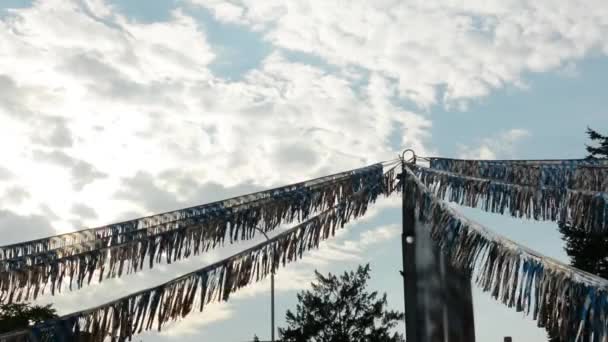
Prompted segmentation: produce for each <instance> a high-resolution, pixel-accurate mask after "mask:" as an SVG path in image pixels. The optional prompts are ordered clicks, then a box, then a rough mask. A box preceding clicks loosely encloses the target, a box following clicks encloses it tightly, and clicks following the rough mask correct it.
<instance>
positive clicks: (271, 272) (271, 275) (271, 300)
mask: <svg viewBox="0 0 608 342" xmlns="http://www.w3.org/2000/svg"><path fill="white" fill-rule="evenodd" d="M254 229H255V230H257V231H259V232H260V233H262V234H263V235H264V237H265V238H266V240H267V241H270V238H269V237H268V235H266V232H264V231H263V230H262V229H260V228H259V227H254ZM273 252H274V250H273ZM272 257H273V258H274V253H273V254H272ZM271 265H272V266H271V268H270V329H271V331H270V339H271V341H272V342H274V263H271Z"/></svg>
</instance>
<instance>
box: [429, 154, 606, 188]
mask: <svg viewBox="0 0 608 342" xmlns="http://www.w3.org/2000/svg"><path fill="white" fill-rule="evenodd" d="M429 167H430V168H431V169H435V170H440V171H446V172H451V173H456V174H460V175H463V176H468V177H477V178H486V179H491V180H495V181H501V182H506V183H512V184H518V185H524V186H536V187H541V186H551V187H560V188H569V189H574V190H587V191H607V189H608V184H607V183H606V182H602V180H601V179H598V178H599V177H601V175H604V176H605V175H606V174H608V159H561V160H560V159H556V160H464V159H448V158H435V157H434V158H430V160H429ZM604 180H605V178H604Z"/></svg>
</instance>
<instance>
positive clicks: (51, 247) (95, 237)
mask: <svg viewBox="0 0 608 342" xmlns="http://www.w3.org/2000/svg"><path fill="white" fill-rule="evenodd" d="M379 174H380V175H381V174H382V166H381V165H380V164H375V165H371V166H367V167H363V168H360V169H355V170H351V171H346V172H341V173H337V174H334V175H330V176H326V177H321V178H317V179H313V180H309V181H304V182H300V183H295V184H291V185H287V186H283V187H280V188H275V189H270V190H266V191H261V192H257V193H253V194H248V195H243V196H238V197H234V198H231V199H227V200H223V201H217V202H213V203H209V204H203V205H199V206H195V207H190V208H185V209H180V210H175V211H171V212H167V213H162V214H157V215H152V216H147V217H143V218H138V219H134V220H129V221H124V222H120V223H115V224H111V225H107V226H103V227H98V228H90V229H84V230H80V231H77V232H72V233H65V234H60V235H55V236H51V237H47V238H42V239H36V240H31V241H25V242H20V243H15V244H11V245H6V246H0V262H1V261H2V260H9V259H16V258H17V259H18V258H19V257H23V256H27V255H36V254H43V253H46V252H54V251H55V250H58V249H59V251H57V253H58V254H62V255H66V254H69V253H70V250H71V249H70V248H69V247H70V246H72V245H76V246H75V247H74V248H75V249H76V250H81V249H82V248H87V246H88V245H89V244H87V242H93V243H92V244H93V245H94V246H97V245H99V244H101V245H105V246H110V245H112V244H118V243H122V242H124V241H128V240H130V239H133V234H135V235H137V234H142V233H147V231H148V230H149V231H150V234H155V233H156V232H160V231H164V230H170V229H175V228H176V227H178V226H180V224H181V223H182V221H183V220H187V219H197V218H200V217H203V216H216V215H218V214H220V213H222V212H224V211H226V210H228V209H230V208H232V207H235V206H239V205H244V204H251V203H255V202H259V201H265V202H263V203H264V204H266V205H268V204H269V203H268V201H269V200H271V201H273V202H276V201H281V202H284V201H292V202H294V201H305V200H307V199H308V200H312V199H317V198H318V197H319V196H320V195H323V192H324V191H327V187H330V188H331V186H332V185H333V186H334V190H335V189H339V188H341V187H343V186H345V185H350V184H355V183H357V181H360V180H361V179H364V178H368V177H374V176H375V177H377V176H378V175H379ZM319 193H320V194H319ZM62 247H68V248H66V249H64V250H61V248H62ZM0 268H1V267H0Z"/></svg>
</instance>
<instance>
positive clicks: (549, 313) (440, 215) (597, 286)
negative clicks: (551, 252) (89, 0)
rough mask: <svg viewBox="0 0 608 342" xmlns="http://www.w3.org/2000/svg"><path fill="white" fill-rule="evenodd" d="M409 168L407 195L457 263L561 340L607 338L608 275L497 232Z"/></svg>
mask: <svg viewBox="0 0 608 342" xmlns="http://www.w3.org/2000/svg"><path fill="white" fill-rule="evenodd" d="M407 174H408V177H407V180H406V184H405V187H404V188H405V189H404V191H405V193H406V201H410V205H414V206H415V207H416V210H417V217H418V218H419V219H420V220H422V221H424V222H427V223H429V225H430V226H431V235H432V237H433V239H434V240H435V241H436V242H437V243H438V245H439V246H440V247H441V248H442V251H443V252H444V253H446V255H447V256H448V259H449V260H450V261H451V263H452V264H453V265H454V266H455V267H456V268H457V269H459V270H461V271H462V272H466V274H472V275H474V278H475V282H476V283H477V285H479V286H480V287H481V288H482V289H483V290H484V291H486V292H490V293H491V295H492V297H493V298H495V299H497V300H498V301H500V302H501V303H503V304H505V305H506V306H508V307H511V308H515V310H516V311H518V312H521V311H523V312H525V313H526V314H527V315H531V316H532V318H533V319H535V320H536V321H537V323H538V326H539V327H547V328H548V329H549V330H550V331H552V332H555V333H556V334H558V335H559V337H560V338H561V340H562V341H582V340H583V338H584V340H585V341H587V340H589V341H591V340H593V341H606V339H607V338H608V320H606V314H607V313H608V280H606V279H603V278H600V277H598V276H595V275H592V274H589V273H587V272H584V271H581V270H579V269H576V268H574V267H570V266H567V265H565V264H563V263H560V262H559V261H556V260H554V259H551V258H548V257H545V256H543V255H541V254H539V253H537V252H535V251H533V250H531V249H528V248H526V247H524V246H522V245H519V244H517V243H515V242H513V241H511V240H509V239H506V238H504V237H501V236H499V235H497V234H495V233H493V232H492V231H490V230H489V229H487V228H485V227H483V226H482V225H480V224H478V223H475V222H473V221H471V220H469V219H467V218H465V217H464V216H462V215H461V214H460V213H458V212H457V211H456V210H454V209H453V208H451V207H449V206H448V205H447V204H446V203H445V202H443V201H442V200H441V199H439V198H437V197H436V196H435V195H434V194H433V191H431V190H430V189H428V188H427V187H426V186H425V185H424V184H423V182H421V181H420V180H419V179H418V178H417V176H416V175H415V174H414V173H413V172H412V171H410V170H407ZM590 338H593V339H590Z"/></svg>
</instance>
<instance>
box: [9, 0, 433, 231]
mask: <svg viewBox="0 0 608 342" xmlns="http://www.w3.org/2000/svg"><path fill="white" fill-rule="evenodd" d="M0 25H1V27H0V42H2V43H1V44H2V46H3V47H5V48H4V49H3V53H2V54H0V64H1V65H11V66H12V67H11V68H10V69H8V68H5V69H3V70H1V72H0V74H1V78H0V87H2V88H3V89H4V90H6V91H4V92H3V96H2V95H0V113H3V114H0V133H2V134H0V143H3V144H5V146H9V145H11V146H14V147H15V148H13V149H11V150H10V151H6V153H3V158H5V160H6V165H7V166H8V167H7V172H11V173H12V174H14V175H15V177H14V179H12V180H11V181H12V182H13V184H14V185H16V186H20V187H22V188H23V189H25V190H26V191H28V192H29V193H30V194H31V196H30V199H29V207H28V206H27V204H28V203H25V204H24V205H23V206H22V207H20V208H16V207H12V208H11V209H14V210H21V212H22V213H24V214H26V213H27V212H28V209H29V211H35V210H37V209H36V208H38V207H40V206H41V205H43V204H44V205H47V206H49V208H50V209H51V210H52V211H53V212H54V213H56V215H57V217H56V219H55V220H54V221H53V222H52V223H53V226H54V227H56V228H57V229H58V230H62V231H65V230H68V229H74V228H80V227H78V226H75V225H76V224H80V221H79V220H77V221H75V220H74V219H73V210H72V209H73V205H74V203H87V206H89V207H93V208H95V209H96V211H97V215H96V216H94V215H88V217H82V219H83V221H82V223H84V224H86V225H89V226H94V225H100V224H105V223H107V222H110V221H113V220H116V219H117V218H118V217H119V216H120V217H122V214H123V213H124V212H133V213H140V214H145V213H149V212H150V210H153V211H163V210H168V209H174V207H173V206H172V204H174V205H180V204H182V203H192V202H193V199H194V197H192V196H194V195H197V194H196V193H191V192H189V193H183V192H182V193H180V192H178V190H177V189H178V188H180V184H179V183H178V180H176V179H171V178H168V179H166V180H160V178H159V177H160V175H162V174H163V173H167V172H171V171H173V170H182V172H183V173H185V174H186V175H187V178H188V179H190V180H193V181H191V184H190V185H191V188H197V187H202V188H204V186H205V184H209V183H210V182H214V183H216V184H222V185H223V186H226V187H234V186H241V185H243V184H252V183H255V184H256V185H257V186H258V187H260V186H262V187H268V186H272V185H279V184H284V183H286V182H292V181H299V180H301V179H305V178H308V177H313V176H318V175H321V174H325V173H328V172H336V171H339V170H344V169H349V168H352V167H357V166H361V165H363V164H368V163H372V162H375V161H377V160H380V159H389V158H393V157H394V156H395V155H396V152H397V151H394V150H393V149H392V147H391V146H390V145H389V144H387V141H388V140H389V137H390V136H391V134H392V133H394V132H393V131H394V130H395V128H394V127H403V130H402V132H398V133H399V136H401V137H402V141H401V142H402V143H403V144H408V146H416V147H417V148H418V150H423V148H424V147H423V144H422V140H423V139H425V137H426V134H427V130H428V128H429V126H430V122H429V121H428V119H426V118H424V117H423V116H421V115H418V114H416V113H412V112H409V111H406V110H404V109H402V108H400V107H399V106H397V105H395V104H394V103H393V102H392V101H391V97H393V96H395V94H396V92H397V88H396V84H395V83H394V81H390V80H389V79H387V78H386V77H384V76H382V75H380V74H375V75H373V76H372V78H371V81H370V82H369V85H367V86H365V85H364V86H363V88H361V89H360V88H359V87H358V86H354V85H353V84H352V83H351V76H347V75H342V74H332V73H328V72H327V71H325V70H323V69H320V68H318V67H313V66H310V65H305V64H302V63H295V62H290V61H289V60H288V59H286V58H285V57H284V56H283V55H282V54H281V53H280V52H275V53H272V54H271V55H270V56H268V57H267V58H266V59H264V61H263V62H262V64H261V65H260V67H259V68H258V69H256V70H253V71H251V72H250V73H248V74H247V75H245V76H244V77H243V79H242V80H241V81H237V82H230V81H226V80H223V79H221V78H218V77H215V76H214V75H212V73H211V72H210V71H209V69H208V65H209V63H210V62H211V61H212V60H213V58H214V56H215V54H214V52H213V51H212V50H211V47H210V45H209V44H208V43H207V40H206V33H205V32H203V31H201V25H199V24H198V23H196V22H195V20H194V19H193V18H192V17H190V16H189V15H188V14H187V13H186V12H185V11H184V10H175V11H173V13H172V17H171V19H170V21H167V22H158V23H151V24H145V23H139V22H134V21H131V20H129V19H128V18H126V17H125V16H123V15H122V14H120V13H117V12H115V11H113V8H112V7H111V6H106V5H104V3H103V2H100V1H96V2H91V3H89V6H88V7H83V5H81V4H79V3H77V2H71V1H43V2H36V3H35V4H34V6H33V7H31V8H26V9H20V10H14V11H12V14H11V15H10V16H8V17H6V18H5V19H4V20H3V21H1V22H0ZM92 36H94V37H95V39H94V41H93V40H92V39H91V38H90V37H92ZM59 157H61V158H59ZM277 170H278V172H277ZM41 172H43V173H44V174H45V177H41V176H40V175H41ZM144 175H146V176H147V177H150V178H151V179H155V181H154V182H152V183H149V184H147V185H146V184H143V183H142V182H143V181H144V180H145V179H144V178H141V179H139V182H140V183H141V184H143V186H147V187H148V190H153V187H155V188H156V189H157V190H158V191H157V194H159V195H161V194H167V195H169V197H167V196H165V200H163V201H160V202H158V205H152V206H142V205H141V202H139V203H138V200H140V198H133V197H132V196H131V197H128V198H127V197H124V196H122V198H119V200H118V201H116V200H115V199H116V193H117V192H120V189H121V188H122V187H123V185H124V181H125V179H131V178H133V177H134V176H136V177H139V176H142V177H143V176H144ZM181 188H184V187H181ZM0 190H1V189H0ZM140 191H144V192H145V191H146V190H145V189H140ZM184 191H186V192H187V190H184ZM141 193H143V192H141ZM56 194H61V197H62V199H67V200H62V201H57V200H56ZM133 195H135V194H133ZM171 197H172V198H171Z"/></svg>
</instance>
